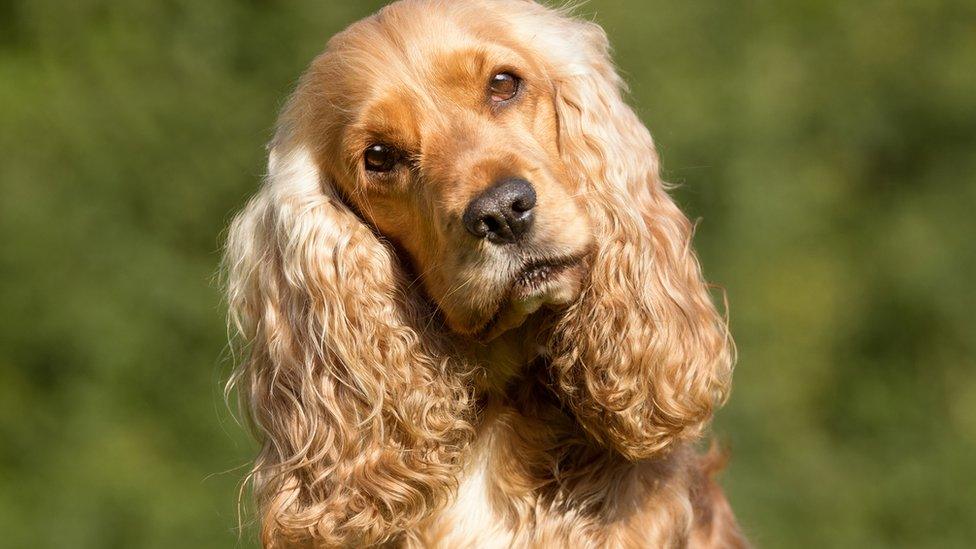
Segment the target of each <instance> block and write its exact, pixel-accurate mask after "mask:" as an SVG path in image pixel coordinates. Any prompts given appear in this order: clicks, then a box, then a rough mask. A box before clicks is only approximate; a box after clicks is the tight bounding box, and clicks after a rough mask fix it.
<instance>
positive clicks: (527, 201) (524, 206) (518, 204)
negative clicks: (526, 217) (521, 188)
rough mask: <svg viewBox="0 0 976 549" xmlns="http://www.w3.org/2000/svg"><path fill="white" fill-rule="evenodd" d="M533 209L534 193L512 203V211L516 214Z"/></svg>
mask: <svg viewBox="0 0 976 549" xmlns="http://www.w3.org/2000/svg"><path fill="white" fill-rule="evenodd" d="M532 208H535V193H533V194H532V195H531V196H520V197H518V198H517V199H515V202H512V209H513V210H515V211H516V212H517V213H525V212H527V211H529V210H531V209H532Z"/></svg>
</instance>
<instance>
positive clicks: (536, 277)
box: [475, 254, 583, 339]
mask: <svg viewBox="0 0 976 549" xmlns="http://www.w3.org/2000/svg"><path fill="white" fill-rule="evenodd" d="M582 262H583V254H578V255H570V256H563V257H555V258H539V259H532V260H529V261H527V262H526V263H525V264H524V265H523V266H522V268H521V269H519V270H518V271H517V272H516V274H515V276H513V278H512V280H513V282H512V286H511V289H510V290H509V292H508V294H506V296H505V297H504V298H503V299H501V300H500V301H499V303H498V306H497V308H496V309H495V312H494V313H493V314H492V316H491V317H490V318H489V319H488V321H487V322H485V324H484V325H483V326H482V327H481V328H480V329H478V330H475V333H476V334H477V337H478V338H479V339H491V338H492V337H493V336H497V335H498V333H499V332H497V330H496V328H498V324H499V322H500V321H501V320H502V317H503V313H505V312H506V309H508V307H509V306H510V305H511V304H512V303H513V302H518V301H526V300H530V299H532V298H533V296H535V295H537V294H541V293H542V292H543V291H544V290H546V285H547V283H548V282H551V281H552V280H554V279H555V278H557V277H559V275H561V274H563V273H565V272H566V271H569V270H570V269H572V268H574V267H577V266H579V265H581V264H582Z"/></svg>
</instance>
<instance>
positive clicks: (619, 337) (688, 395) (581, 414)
mask: <svg viewBox="0 0 976 549" xmlns="http://www.w3.org/2000/svg"><path fill="white" fill-rule="evenodd" d="M550 13H551V12H550ZM559 19H560V20H561V23H560V24H555V25H553V24H552V21H549V22H548V23H546V24H544V25H539V24H537V25H536V28H546V29H552V31H553V33H554V34H551V35H548V37H547V36H545V34H546V33H542V34H543V35H542V36H540V35H535V36H534V39H535V40H536V41H537V42H536V43H539V44H541V47H540V51H546V52H554V53H553V54H551V55H554V56H555V57H556V60H555V62H554V63H553V66H552V68H551V69H550V71H551V74H552V77H553V86H554V88H555V94H556V110H557V117H558V119H559V135H560V150H561V153H562V155H563V160H564V162H565V163H566V165H567V166H568V168H569V171H570V172H571V173H575V174H578V176H579V178H580V180H579V186H580V188H579V190H578V194H579V196H582V197H583V199H582V201H583V202H584V204H585V205H586V208H587V211H588V213H589V216H590V218H591V220H592V222H593V224H594V230H595V233H596V242H597V250H596V253H595V254H594V255H593V260H592V264H591V275H590V279H589V283H588V285H587V286H586V287H585V289H584V292H583V294H582V297H581V299H580V300H579V301H578V302H577V303H576V304H575V305H574V306H572V307H571V308H570V309H569V310H568V312H567V313H566V315H565V316H564V317H563V318H562V319H561V320H560V321H559V322H558V324H557V325H556V326H555V329H554V332H553V334H554V335H553V336H552V339H551V342H550V352H551V355H552V366H553V372H554V376H555V378H556V384H557V386H558V388H559V390H560V392H561V393H562V395H563V398H564V401H565V403H566V404H567V405H568V406H569V407H570V408H571V409H572V410H573V412H574V413H575V415H576V416H577V419H578V420H579V421H580V422H581V423H582V425H583V426H584V428H585V429H586V430H587V431H588V432H589V433H590V434H591V436H593V437H594V438H595V439H596V440H597V441H599V442H601V443H603V444H605V445H607V446H609V447H611V448H614V449H616V450H617V451H619V452H620V453H621V454H622V455H623V456H625V457H627V458H629V459H640V458H645V457H648V456H651V455H654V454H655V453H658V452H660V451H662V450H664V449H666V448H668V447H669V446H670V445H671V444H672V443H673V442H675V441H678V440H683V439H689V438H692V437H694V436H696V435H697V434H698V433H699V432H700V431H701V429H702V427H703V426H704V424H705V423H706V422H707V421H708V419H709V418H710V416H711V414H712V411H713V408H714V407H715V406H717V405H719V404H721V403H722V401H723V400H724V398H725V395H726V393H727V390H728V387H729V384H730V378H731V369H732V362H733V359H732V354H733V352H732V343H731V340H730V338H729V334H728V330H727V327H726V324H725V322H724V321H723V319H722V318H721V317H720V316H719V315H718V313H717V312H716V310H715V307H714V306H713V304H712V302H711V299H710V296H709V292H708V287H707V285H706V284H705V282H704V281H703V279H702V275H701V270H700V268H699V265H698V261H697V259H696V257H695V254H694V252H693V251H692V249H691V237H692V232H693V230H692V229H693V228H692V225H691V223H690V222H689V220H688V219H687V218H686V217H685V215H684V214H683V213H682V212H681V211H680V210H679V209H678V207H677V206H676V205H675V203H674V201H673V200H672V199H671V198H670V197H669V196H668V194H667V192H666V191H665V187H664V184H663V183H662V181H661V179H660V176H659V168H658V157H657V152H656V151H655V148H654V143H653V141H652V139H651V136H650V134H649V133H648V131H647V129H646V128H645V127H644V125H643V124H642V123H641V122H640V120H639V119H638V117H637V116H636V114H635V113H634V112H633V111H632V110H631V109H630V107H628V106H627V105H626V104H625V103H624V101H623V99H622V97H621V89H622V88H623V84H622V81H621V79H620V78H619V76H618V75H617V73H616V71H615V70H614V68H613V64H612V62H611V60H610V56H609V45H608V41H607V38H606V35H605V33H604V32H603V29H601V28H600V27H599V26H598V25H596V24H593V23H588V22H582V21H578V20H573V19H569V18H566V17H561V16H560V17H559ZM547 39H549V40H553V42H552V44H549V45H546V44H545V40H547Z"/></svg>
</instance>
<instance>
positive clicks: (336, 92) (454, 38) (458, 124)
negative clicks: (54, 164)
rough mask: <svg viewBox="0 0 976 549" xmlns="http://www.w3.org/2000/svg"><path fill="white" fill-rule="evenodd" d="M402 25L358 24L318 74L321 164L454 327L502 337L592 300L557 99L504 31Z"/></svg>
mask: <svg viewBox="0 0 976 549" xmlns="http://www.w3.org/2000/svg"><path fill="white" fill-rule="evenodd" d="M398 15H399V14H398V13H397V12H396V11H395V10H390V9H388V10H386V11H385V12H383V13H382V14H381V15H380V16H379V17H375V18H371V19H368V20H366V21H363V22H361V23H359V24H357V25H356V26H354V27H352V28H351V29H350V30H349V31H347V32H346V33H344V34H342V35H340V36H338V37H337V38H335V39H334V40H333V42H332V43H331V44H330V48H329V51H328V52H327V53H326V54H325V55H323V56H322V57H320V58H319V59H318V60H317V61H316V63H315V65H314V66H313V69H312V71H311V73H310V75H311V76H310V78H311V79H312V80H311V81H310V82H309V83H308V84H309V86H310V89H313V90H316V92H318V95H317V96H313V97H312V98H310V101H313V102H315V105H314V106H313V108H314V112H316V113H317V115H316V120H315V123H314V126H315V127H316V128H318V129H317V130H315V131H318V132H320V133H319V135H318V138H319V139H321V140H322V148H321V150H320V152H319V154H320V155H321V156H322V157H323V161H322V164H323V165H324V166H328V168H327V169H329V170H331V173H329V174H328V175H329V176H330V177H331V178H332V180H333V181H334V184H335V185H336V187H337V188H338V189H339V192H340V193H341V195H342V199H343V200H345V201H347V202H348V203H349V204H350V205H351V206H352V207H353V209H354V210H355V211H357V212H358V213H359V215H360V216H362V217H363V218H364V219H365V220H367V221H368V222H369V223H370V224H371V225H372V226H373V227H375V229H376V230H377V231H378V232H379V233H380V234H381V235H382V236H383V237H385V238H386V239H388V240H389V241H392V242H393V243H394V244H395V245H396V247H397V248H398V249H399V250H401V251H402V252H405V255H406V257H405V259H406V260H407V262H409V264H410V265H409V267H410V270H411V271H412V272H413V274H414V275H415V276H417V277H419V280H420V283H421V284H422V286H423V288H424V289H425V290H426V292H427V294H428V295H429V296H430V297H431V298H433V300H434V301H435V302H436V303H437V305H438V306H439V308H440V310H441V311H442V312H443V315H444V317H445V318H446V320H447V323H448V325H449V327H450V328H451V329H452V330H454V331H456V332H458V333H462V334H467V335H474V336H479V337H486V338H490V337H492V336H493V335H497V334H498V333H500V332H502V331H504V330H505V329H507V328H511V327H513V326H515V325H518V324H519V323H521V322H522V321H523V320H524V319H525V317H526V316H527V315H529V314H531V313H533V312H535V311H536V310H537V309H539V308H540V307H543V306H558V305H562V304H566V303H568V302H569V301H571V300H573V299H574V298H575V297H576V296H577V295H578V293H579V286H580V283H581V278H582V269H583V268H582V259H583V256H584V254H585V253H586V251H587V250H588V248H589V246H590V244H591V239H592V236H591V230H590V223H589V221H588V218H587V215H586V214H585V213H584V211H583V209H582V208H581V207H580V206H579V204H578V200H579V197H578V196H576V195H577V194H578V193H577V191H576V189H577V186H578V178H574V176H573V175H572V174H571V173H568V171H567V168H566V166H564V165H563V162H562V160H561V159H560V152H559V149H558V141H557V139H558V135H557V133H558V132H557V119H556V112H555V106H554V97H553V88H552V85H551V84H550V83H549V80H548V78H547V74H546V70H545V68H544V67H543V66H542V65H541V64H540V63H538V62H537V60H536V59H535V57H534V55H533V52H532V51H531V49H528V48H526V47H525V46H526V45H525V44H520V43H519V42H516V41H514V40H511V39H508V40H507V39H506V36H505V33H504V31H505V29H504V28H499V27H498V25H484V26H482V27H481V28H479V25H478V24H477V22H473V21H467V22H465V23H464V24H461V23H459V22H452V23H453V24H450V25H445V24H444V23H445V21H444V18H443V17H438V18H431V19H430V20H423V18H421V20H418V19H417V13H416V11H413V12H412V13H411V14H410V18H409V19H402V18H400V17H398ZM432 28H436V29H437V31H436V32H431V30H432ZM326 159H327V160H326ZM401 255H404V254H403V253H401Z"/></svg>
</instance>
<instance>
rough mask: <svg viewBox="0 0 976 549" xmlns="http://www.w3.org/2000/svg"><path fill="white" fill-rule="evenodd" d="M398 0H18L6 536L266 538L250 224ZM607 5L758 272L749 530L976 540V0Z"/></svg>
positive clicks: (161, 544)
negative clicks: (363, 28) (241, 386)
mask: <svg viewBox="0 0 976 549" xmlns="http://www.w3.org/2000/svg"><path fill="white" fill-rule="evenodd" d="M379 5H380V2H375V1H356V2H351V1H349V2H345V1H343V2H340V1H335V0H236V1H232V0H154V1H126V2H117V1H108V0H73V1H71V2H64V1H62V0H0V546H2V547H11V548H15V547H17V548H19V547H30V548H39V547H52V548H53V547H59V548H60V547H76V548H114V547H119V548H131V547H149V548H172V547H201V548H217V547H251V546H255V543H256V542H255V538H254V535H253V528H252V527H249V526H248V525H247V519H246V517H245V521H244V528H243V530H240V529H239V524H238V513H237V500H238V483H239V481H240V480H241V478H242V476H243V475H244V471H245V468H246V464H247V462H248V460H249V458H250V456H251V455H252V453H253V451H254V450H253V446H252V444H251V443H250V442H249V440H248V438H247V436H246V435H245V434H244V431H243V430H242V429H241V427H240V426H238V425H237V424H236V423H235V422H234V421H233V419H232V418H231V415H230V414H229V413H228V411H227V408H226V407H225V405H224V403H223V400H222V396H221V387H222V383H223V381H224V379H225V378H226V376H227V373H228V371H229V367H230V364H229V362H230V360H229V358H228V352H227V345H226V343H227V334H226V330H225V324H224V311H223V307H222V304H221V299H220V293H219V288H218V285H217V284H216V283H215V282H214V280H215V275H216V272H217V268H218V262H219V257H220V247H221V242H222V239H223V235H224V232H223V231H224V229H225V226H226V225H227V223H228V221H229V220H230V217H231V215H232V212H234V211H235V210H236V209H237V208H239V207H240V206H241V204H242V202H243V201H244V200H245V198H246V197H247V196H248V194H249V193H251V192H252V191H253V190H254V189H255V188H256V186H257V185H258V183H259V180H260V175H261V173H262V172H263V170H264V161H265V160H264V151H263V145H264V143H265V142H266V141H267V140H268V138H269V137H270V132H271V127H272V124H273V122H274V119H275V114H276V111H277V109H278V107H279V106H280V105H281V104H282V101H283V100H284V98H285V97H286V96H287V94H288V92H289V89H290V88H291V86H292V84H293V83H294V81H295V79H296V78H297V76H298V75H299V73H300V72H301V70H302V68H303V67H304V66H305V65H306V63H307V62H308V61H309V60H310V59H311V58H312V57H313V55H315V54H316V53H317V52H318V51H319V50H320V49H321V48H322V46H323V44H324V43H325V40H326V39H327V38H328V37H329V36H330V35H331V34H332V33H334V32H335V31H337V30H339V29H340V28H342V27H344V26H345V25H347V24H348V23H350V22H352V21H354V20H356V19H358V18H359V17H361V16H364V15H366V14H368V13H370V12H371V11H373V10H374V9H376V8H377V7H378V6H379ZM580 11H581V13H583V14H585V15H586V16H587V17H592V18H594V19H595V20H597V21H599V22H600V23H602V24H603V25H604V26H605V27H606V29H607V30H608V32H609V34H610V36H611V40H612V42H613V44H614V45H615V48H616V52H617V58H618V61H619V65H620V68H621V70H622V72H623V73H624V74H625V75H626V77H627V79H628V80H629V81H630V82H631V84H632V104H634V105H635V106H636V107H637V108H638V110H639V112H640V114H641V116H642V118H643V119H644V120H645V122H647V123H648V125H649V126H650V127H651V129H652V131H653V132H654V133H655V136H656V139H657V141H658V143H659V146H660V149H661V151H662V155H663V161H664V165H665V167H666V171H667V176H668V178H669V179H670V180H671V181H673V182H676V183H680V184H681V187H680V189H679V190H677V191H676V196H677V198H678V200H679V201H680V202H681V204H682V205H683V206H684V207H685V208H686V210H687V211H689V212H690V213H691V215H692V216H694V217H695V218H701V221H700V224H699V229H698V235H697V245H698V247H699V250H700V252H701V256H702V261H703V264H704V266H705V270H706V272H707V274H708V276H709V278H710V279H712V280H714V281H716V282H718V283H720V284H721V285H723V286H724V287H725V288H726V289H727V291H728V295H729V298H730V300H731V304H732V308H731V317H732V329H733V331H734V335H735V337H736V340H737V342H738V346H739V351H740V361H739V365H738V370H737V373H736V387H735V391H734V394H733V397H732V400H731V402H730V403H729V405H728V406H727V407H726V408H725V409H724V410H723V411H722V412H721V414H720V416H719V418H718V420H717V422H716V425H715V429H714V430H715V432H716V434H717V436H718V437H719V438H721V439H722V440H724V441H725V442H726V443H728V444H729V445H730V446H731V448H732V450H733V454H734V458H733V461H732V464H731V466H730V468H729V469H728V471H727V472H726V474H725V475H724V479H723V480H724V484H725V485H726V487H727V489H728V492H729V495H730V497H731V499H732V501H733V505H734V506H735V508H736V510H737V513H738V515H739V517H740V520H741V521H742V523H743V526H744V528H745V529H746V531H747V532H748V533H749V535H750V536H751V537H752V539H753V540H754V541H755V542H756V544H757V545H758V546H760V547H810V548H822V547H852V548H854V547H856V548H863V547H933V548H936V547H938V548H949V547H972V546H973V543H974V542H976V358H974V357H976V321H974V318H976V315H974V311H976V292H974V289H973V286H974V282H976V245H974V242H973V240H974V237H976V221H974V218H976V4H974V3H973V2H972V0H957V1H956V0H900V1H886V0H863V1H857V2H851V1H844V0H833V1H830V0H793V1H790V2H775V1H763V0H755V1H744V0H728V1H722V2H685V1H664V0H654V1H648V0H591V1H590V2H588V3H586V4H585V5H584V6H582V8H581V9H580ZM245 499H246V498H245Z"/></svg>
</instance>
